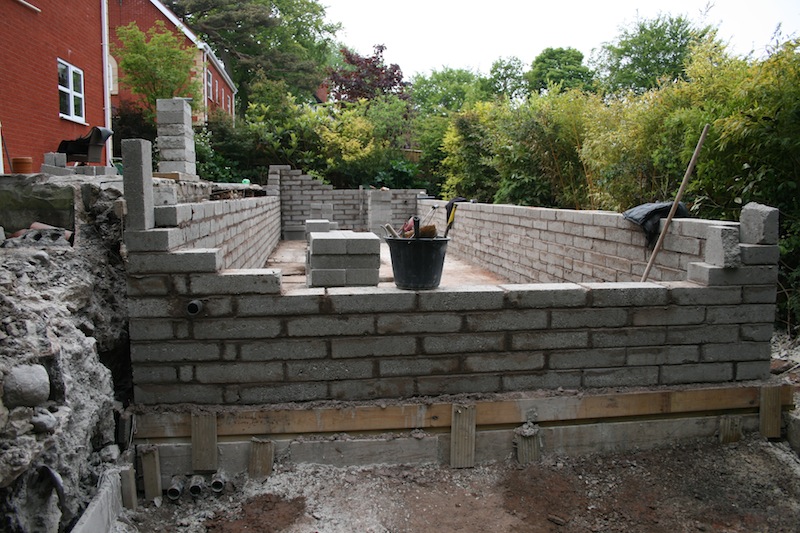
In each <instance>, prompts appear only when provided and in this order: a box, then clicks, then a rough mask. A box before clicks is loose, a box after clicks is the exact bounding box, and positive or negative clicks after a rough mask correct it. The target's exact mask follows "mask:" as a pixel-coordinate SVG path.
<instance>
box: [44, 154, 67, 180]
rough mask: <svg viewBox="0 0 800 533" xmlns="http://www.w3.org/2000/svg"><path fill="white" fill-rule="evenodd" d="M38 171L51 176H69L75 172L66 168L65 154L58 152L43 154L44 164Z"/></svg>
mask: <svg viewBox="0 0 800 533" xmlns="http://www.w3.org/2000/svg"><path fill="white" fill-rule="evenodd" d="M40 171H41V173H42V174H50V175H51V176H69V175H72V174H74V173H75V171H74V169H72V168H67V154H62V153H60V152H50V153H47V154H44V164H43V165H42V167H41V169H40Z"/></svg>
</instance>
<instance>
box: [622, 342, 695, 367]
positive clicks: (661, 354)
mask: <svg viewBox="0 0 800 533" xmlns="http://www.w3.org/2000/svg"><path fill="white" fill-rule="evenodd" d="M698 362H700V348H699V346H696V345H687V346H647V347H642V348H627V364H629V365H631V366H654V365H682V364H688V363H698Z"/></svg>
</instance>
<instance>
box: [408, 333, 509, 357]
mask: <svg viewBox="0 0 800 533" xmlns="http://www.w3.org/2000/svg"><path fill="white" fill-rule="evenodd" d="M422 349H423V351H424V352H425V353H429V354H445V353H469V352H500V351H503V350H504V349H505V334H504V333H470V334H456V335H452V334H451V335H428V336H425V337H423V338H422Z"/></svg>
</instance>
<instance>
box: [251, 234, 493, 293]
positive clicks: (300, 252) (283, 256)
mask: <svg viewBox="0 0 800 533" xmlns="http://www.w3.org/2000/svg"><path fill="white" fill-rule="evenodd" d="M306 249H307V243H306V241H280V242H279V243H278V246H277V247H276V248H275V250H274V251H273V252H272V255H271V256H270V257H269V259H268V260H267V264H266V265H265V267H266V268H275V269H280V270H281V272H282V276H281V285H282V287H283V288H284V290H292V289H295V288H304V287H306V273H305V262H306ZM504 283H509V280H508V279H506V278H504V277H502V276H499V275H497V274H495V273H493V272H489V271H488V270H486V269H484V268H481V267H479V266H475V265H473V264H471V263H469V262H467V261H464V260H462V259H459V258H457V257H455V255H454V254H447V255H445V260H444V269H443V271H442V281H441V283H440V284H439V287H441V288H445V287H463V286H465V285H500V284H504ZM394 286H395V285H394V274H393V272H392V258H391V255H390V254H389V246H388V245H387V244H386V243H385V242H381V265H380V270H379V282H378V287H394Z"/></svg>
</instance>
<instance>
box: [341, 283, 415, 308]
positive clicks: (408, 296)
mask: <svg viewBox="0 0 800 533" xmlns="http://www.w3.org/2000/svg"><path fill="white" fill-rule="evenodd" d="M327 303H328V304H330V307H331V312H334V313H339V314H342V313H403V312H408V311H413V310H414V309H416V303H417V297H416V294H414V293H413V292H409V291H404V290H401V289H397V288H395V287H380V288H365V287H343V288H332V289H329V290H328V292H327Z"/></svg>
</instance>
